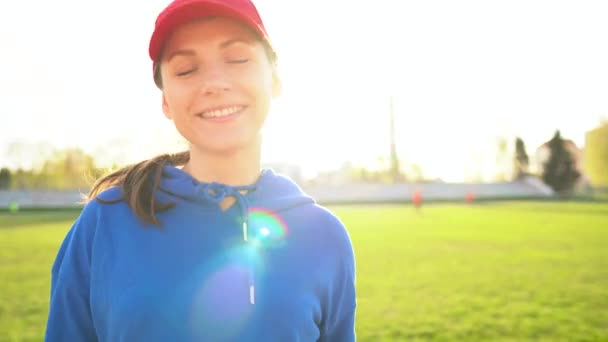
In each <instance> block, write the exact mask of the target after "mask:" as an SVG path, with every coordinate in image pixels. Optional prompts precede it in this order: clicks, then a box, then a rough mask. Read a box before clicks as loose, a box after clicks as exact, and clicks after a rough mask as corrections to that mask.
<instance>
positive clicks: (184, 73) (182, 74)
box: [175, 69, 196, 77]
mask: <svg viewBox="0 0 608 342" xmlns="http://www.w3.org/2000/svg"><path fill="white" fill-rule="evenodd" d="M195 71H196V69H188V70H186V71H180V72H178V73H176V74H175V75H176V76H179V77H181V76H187V75H189V74H191V73H193V72H195Z"/></svg>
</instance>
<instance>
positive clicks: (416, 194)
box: [412, 190, 422, 212]
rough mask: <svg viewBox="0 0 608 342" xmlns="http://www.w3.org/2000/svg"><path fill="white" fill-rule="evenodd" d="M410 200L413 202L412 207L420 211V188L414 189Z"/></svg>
mask: <svg viewBox="0 0 608 342" xmlns="http://www.w3.org/2000/svg"><path fill="white" fill-rule="evenodd" d="M412 202H413V203H414V208H416V211H418V212H420V209H421V208H422V192H421V191H420V190H416V191H414V194H413V195H412Z"/></svg>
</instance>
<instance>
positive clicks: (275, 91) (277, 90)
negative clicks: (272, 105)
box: [272, 70, 283, 98]
mask: <svg viewBox="0 0 608 342" xmlns="http://www.w3.org/2000/svg"><path fill="white" fill-rule="evenodd" d="M282 91H283V82H281V78H279V74H278V73H277V71H276V70H275V71H274V72H273V73H272V97H273V98H277V97H279V96H280V95H281V92H282Z"/></svg>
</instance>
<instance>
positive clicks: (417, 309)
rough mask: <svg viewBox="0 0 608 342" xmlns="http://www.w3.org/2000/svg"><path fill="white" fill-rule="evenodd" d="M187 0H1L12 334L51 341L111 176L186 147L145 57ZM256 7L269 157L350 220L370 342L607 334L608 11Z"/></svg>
mask: <svg viewBox="0 0 608 342" xmlns="http://www.w3.org/2000/svg"><path fill="white" fill-rule="evenodd" d="M168 3H169V1H167V0H149V1H146V2H145V3H144V2H135V1H130V2H124V1H118V0H106V1H103V2H97V3H92V2H86V1H84V2H83V1H75V0H56V1H53V2H47V1H34V2H3V3H0V41H1V42H2V45H0V51H1V53H0V75H1V76H0V258H1V259H0V341H4V340H6V341H22V340H40V338H41V336H42V335H41V334H42V332H43V330H44V326H45V323H46V322H45V319H46V310H48V298H47V297H48V296H47V294H48V286H49V280H50V279H49V272H50V265H51V263H52V261H53V258H54V255H55V253H56V249H57V248H58V246H59V243H60V242H61V240H62V239H63V237H64V235H65V233H66V232H67V230H68V229H69V227H70V226H71V222H72V221H73V219H74V218H75V217H76V216H77V215H78V213H79V209H80V204H79V202H80V201H81V199H82V194H83V193H86V192H87V191H88V188H89V187H90V186H91V184H92V182H93V181H94V180H95V179H96V178H97V177H99V176H101V175H103V174H105V173H107V172H108V171H109V170H111V169H116V168H118V167H121V166H124V165H127V164H130V163H134V162H137V161H140V160H143V159H145V158H149V157H153V156H155V155H157V154H160V153H167V152H178V151H181V150H185V149H186V148H187V145H186V144H185V142H184V141H183V139H181V137H180V136H179V135H178V134H177V132H176V131H175V128H174V126H173V124H172V122H170V121H168V120H167V119H166V118H165V117H164V116H163V114H162V111H161V94H160V91H159V90H158V89H157V88H156V87H155V85H154V83H153V81H152V70H151V69H152V64H151V61H150V60H149V58H148V55H147V47H148V40H149V37H150V34H151V32H152V30H153V26H154V20H155V18H156V15H157V14H158V13H159V12H160V11H161V10H162V9H163V8H164V7H165V6H166V5H167V4H168ZM255 3H256V5H257V6H258V9H259V11H260V14H261V15H262V18H263V19H264V21H265V23H266V26H267V29H268V31H269V34H270V36H271V39H272V42H273V45H274V47H275V49H276V50H277V52H278V54H279V69H280V75H281V77H282V80H283V93H282V95H281V97H280V98H279V99H277V100H276V101H275V103H274V104H273V108H272V110H271V114H270V117H269V119H268V124H267V126H266V127H265V131H264V146H263V162H264V166H266V167H271V168H273V169H275V170H276V171H278V172H281V173H284V174H286V175H288V176H290V177H292V178H293V179H294V180H296V181H297V182H298V183H299V184H300V185H301V186H302V187H303V188H304V189H305V190H306V191H307V192H309V193H310V194H311V195H313V196H314V197H315V198H316V199H317V200H318V201H319V202H321V203H322V204H325V205H328V206H330V207H331V208H332V209H334V210H336V212H337V213H338V214H339V216H340V218H341V219H342V220H343V221H344V222H345V223H346V225H347V227H348V229H349V233H350V234H351V237H352V239H353V244H354V247H355V252H356V254H357V264H358V280H357V286H358V294H359V295H358V296H359V311H358V317H357V326H358V328H357V332H358V336H359V339H360V340H363V341H368V340H369V341H381V340H387V341H400V340H442V341H444V340H463V341H464V340H466V341H470V340H517V341H522V340H608V310H606V308H608V290H607V289H608V271H607V270H608V252H607V249H606V244H607V243H608V231H607V229H606V228H607V227H608V63H606V61H608V47H607V45H606V41H608V40H607V39H608V20H606V18H607V17H608V4H607V3H606V2H604V1H535V0H533V1H529V0H528V1H519V0H514V1H509V2H488V1H472V0H463V1H424V2H414V1H396V0H376V1H374V2H373V3H371V2H359V1H346V0H344V1H342V0H332V1H321V0H311V1H306V2H294V1H286V0H282V1H280V0H257V1H255ZM372 218H374V219H372Z"/></svg>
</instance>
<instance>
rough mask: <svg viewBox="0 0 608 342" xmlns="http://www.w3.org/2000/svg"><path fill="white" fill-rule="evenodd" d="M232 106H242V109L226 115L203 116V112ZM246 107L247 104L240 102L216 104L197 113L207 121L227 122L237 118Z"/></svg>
mask: <svg viewBox="0 0 608 342" xmlns="http://www.w3.org/2000/svg"><path fill="white" fill-rule="evenodd" d="M232 107H240V109H239V110H238V111H236V112H234V113H232V114H229V115H225V116H219V117H203V113H205V112H209V111H214V110H224V109H228V108H232ZM246 109H247V106H246V105H240V104H232V105H223V106H215V107H208V108H205V109H204V110H201V111H199V112H198V113H197V114H196V116H197V117H198V118H200V119H203V120H205V121H211V122H226V121H231V120H233V119H235V118H236V117H238V116H240V115H241V114H242V113H243V112H244V111H245V110H246Z"/></svg>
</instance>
